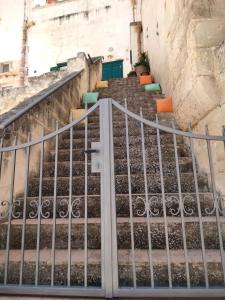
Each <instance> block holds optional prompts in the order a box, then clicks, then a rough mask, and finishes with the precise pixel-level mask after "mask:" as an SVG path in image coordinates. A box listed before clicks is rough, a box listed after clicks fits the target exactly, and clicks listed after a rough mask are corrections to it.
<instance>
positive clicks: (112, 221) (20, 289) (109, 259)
mask: <svg viewBox="0 0 225 300" xmlns="http://www.w3.org/2000/svg"><path fill="white" fill-rule="evenodd" d="M98 108H99V110H100V142H101V150H100V151H101V159H102V161H101V162H100V164H99V172H100V173H101V241H102V244H101V264H102V282H101V284H102V286H101V288H89V287H87V286H84V287H82V288H81V287H72V286H70V285H68V286H67V287H55V286H54V284H52V285H51V286H49V287H46V286H40V285H38V282H37V273H36V275H35V285H33V286H26V285H23V283H22V281H21V280H20V283H19V284H18V285H8V284H7V272H8V265H9V252H10V245H9V243H10V226H11V221H12V219H13V218H14V217H15V216H14V215H13V207H14V205H15V203H13V188H14V175H15V164H16V153H17V151H18V150H21V149H24V150H25V152H26V166H25V170H26V175H25V178H26V182H25V194H24V201H26V200H27V181H28V172H27V170H28V169H29V156H30V148H31V147H32V146H34V145H41V149H42V150H41V153H40V161H41V165H42V164H43V152H44V143H45V142H46V141H48V140H50V139H52V138H55V141H56V146H55V147H56V148H55V151H56V155H55V171H56V175H55V176H57V163H58V161H57V160H58V155H57V154H58V143H59V135H60V134H62V133H63V132H65V131H67V130H69V131H70V139H71V140H73V139H72V137H73V128H74V127H75V126H76V125H77V124H79V123H80V122H81V121H83V120H85V119H87V117H89V116H90V115H91V114H92V113H93V112H94V111H96V110H97V109H98ZM113 108H116V109H118V110H119V111H120V112H121V113H122V114H123V115H124V117H125V126H126V147H127V160H128V162H127V164H128V180H130V176H131V175H130V172H129V165H130V162H129V129H128V128H129V126H128V117H130V118H132V119H134V120H136V121H137V122H139V123H140V128H141V131H140V134H141V140H142V150H143V160H144V175H145V181H146V163H145V159H144V157H145V141H144V127H143V126H144V125H145V126H149V127H151V128H154V129H155V130H156V132H157V146H158V151H159V164H160V178H161V187H162V196H163V197H164V185H163V172H162V157H161V155H160V153H161V145H160V131H164V132H167V133H170V134H172V136H173V141H174V151H175V159H176V172H177V178H178V185H179V196H180V198H181V189H180V171H179V162H178V156H177V149H176V146H177V140H176V138H177V136H183V137H186V138H188V139H189V140H190V144H191V153H192V162H193V172H194V181H195V188H196V197H197V201H198V212H199V223H200V231H201V238H202V239H204V233H203V229H202V220H201V212H200V210H201V209H200V206H199V205H200V202H199V193H198V182H197V166H196V161H195V155H194V147H193V139H198V140H204V141H206V143H207V150H208V158H209V166H210V177H211V182H212V189H213V196H214V211H215V214H216V216H215V219H216V222H217V226H218V227H217V228H218V232H219V244H220V252H221V263H222V267H223V274H224V283H225V254H224V248H223V238H222V234H221V222H220V217H221V216H224V213H225V212H224V210H223V209H221V207H220V205H219V202H218V196H217V191H216V184H215V175H214V166H213V159H212V149H211V141H219V142H223V141H225V137H224V136H210V135H209V134H208V132H207V133H206V135H200V134H194V133H192V132H183V131H180V130H177V129H175V128H170V127H166V126H163V125H160V124H159V123H158V120H156V122H151V121H148V120H146V119H144V118H143V116H142V114H140V116H139V115H137V114H134V113H132V112H130V111H129V110H128V109H127V107H126V106H125V107H123V106H121V105H120V104H118V103H117V102H116V101H114V100H112V99H102V100H100V101H99V102H98V103H97V104H96V105H94V106H93V107H92V108H91V109H89V110H88V111H87V112H86V114H85V115H84V116H82V117H81V118H80V119H79V120H77V121H74V122H71V123H70V124H69V125H67V126H65V127H63V128H60V129H58V128H57V129H56V131H55V132H53V133H51V134H48V135H46V136H43V137H41V138H40V139H39V140H35V141H30V140H29V141H28V142H27V143H26V144H23V145H16V144H15V145H14V146H10V147H3V148H0V159H1V162H2V157H3V154H4V153H7V152H10V153H12V157H13V159H12V165H11V170H12V176H11V179H10V181H11V183H10V198H9V201H8V202H7V201H4V203H3V202H1V206H8V208H9V211H8V213H7V215H5V216H3V215H0V217H1V218H3V217H4V218H5V217H7V222H8V225H7V226H8V230H7V232H8V235H7V243H6V249H5V251H6V256H5V271H4V272H5V273H4V284H3V285H0V295H1V294H11V295H13V294H16V295H20V294H21V295H38V296H40V295H43V296H50V295H51V296H71V297H74V296H82V297H106V298H112V297H150V296H155V297H157V296H159V297H170V296H171V297H216V296H218V297H219V296H224V294H225V287H224V288H223V287H222V288H210V287H209V284H208V281H207V268H206V260H205V248H204V241H203V240H202V255H203V262H204V266H205V277H206V286H205V288H191V286H190V281H189V278H187V281H188V284H187V285H188V287H187V288H173V286H172V283H171V274H170V276H169V281H170V282H169V287H168V288H154V286H152V287H146V288H138V287H136V284H135V282H134V286H133V287H130V288H120V287H119V283H118V257H117V250H118V249H117V227H116V203H115V178H114V153H113V114H112V110H113ZM85 124H87V123H85ZM85 148H86V150H87V125H85ZM72 150H73V146H72V144H71V143H70V200H71V197H72V180H71V177H72V162H73V161H72V160H73V158H72V152H71V151H72ZM85 163H86V165H87V160H85ZM85 172H87V167H86V168H85ZM56 179H57V178H55V181H54V195H53V196H54V201H56V197H57V195H56V190H57V180H56ZM41 182H42V171H41V172H40V185H41ZM129 185H130V181H129ZM145 185H146V182H145ZM40 189H41V187H40ZM85 193H87V191H86V192H85ZM145 193H146V194H147V193H148V191H147V190H146V189H145ZM86 196H87V195H86V194H85V197H86ZM146 196H147V195H146ZM129 197H131V191H130V189H129ZM180 200H181V199H180ZM39 205H40V203H39ZM164 205H165V203H164ZM180 205H181V210H180V211H181V221H182V225H184V215H183V206H182V200H181V201H180ZM71 206H72V203H71V201H70V203H69V204H68V213H69V218H70V221H71V218H72V217H73V216H72V207H71ZM24 207H26V205H24ZM24 209H26V208H24ZM40 209H41V207H39V216H40ZM164 210H165V206H164ZM25 215H26V211H23V232H22V236H23V242H22V248H21V253H22V257H24V251H25V249H24V230H25V225H26V220H25V219H26V217H25ZM54 218H56V215H54ZM85 218H87V215H86V217H85ZM149 218H150V215H149V212H147V219H149ZM164 218H165V224H166V216H165V215H164ZM54 221H55V219H54ZM131 222H132V220H131ZM53 224H54V223H53ZM0 226H1V225H0ZM53 230H54V229H53ZM165 230H166V231H167V228H165ZM86 233H87V232H86ZM53 234H54V231H53ZM166 234H168V232H166ZM54 250H55V249H53V255H54ZM86 250H87V249H86ZM37 251H38V250H37ZM68 251H70V249H68ZM149 251H151V249H149ZM184 251H185V257H186V256H187V248H186V245H185V243H184ZM169 252H170V249H169V248H168V245H167V254H168V258H169ZM133 263H134V261H133ZM168 265H169V261H168ZM186 268H187V270H188V261H186ZM22 269H23V262H22V264H21V269H20V278H21V276H22V275H21V272H22ZM52 270H53V271H54V260H53V265H52ZM151 272H153V269H152V267H151Z"/></svg>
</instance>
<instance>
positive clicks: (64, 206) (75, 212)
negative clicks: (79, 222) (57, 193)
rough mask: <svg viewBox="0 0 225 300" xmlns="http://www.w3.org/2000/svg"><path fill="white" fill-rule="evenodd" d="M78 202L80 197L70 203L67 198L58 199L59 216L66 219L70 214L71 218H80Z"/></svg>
mask: <svg viewBox="0 0 225 300" xmlns="http://www.w3.org/2000/svg"><path fill="white" fill-rule="evenodd" d="M80 203H81V199H80V198H77V199H74V200H73V201H72V202H71V204H70V203H69V200H68V199H61V200H60V201H59V207H60V209H59V212H58V214H59V217H60V218H62V219H66V218H68V217H69V214H71V215H72V217H73V218H80V216H81V213H80Z"/></svg>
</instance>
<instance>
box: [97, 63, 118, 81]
mask: <svg viewBox="0 0 225 300" xmlns="http://www.w3.org/2000/svg"><path fill="white" fill-rule="evenodd" d="M114 78H123V60H116V61H110V62H106V63H103V64H102V80H108V79H114Z"/></svg>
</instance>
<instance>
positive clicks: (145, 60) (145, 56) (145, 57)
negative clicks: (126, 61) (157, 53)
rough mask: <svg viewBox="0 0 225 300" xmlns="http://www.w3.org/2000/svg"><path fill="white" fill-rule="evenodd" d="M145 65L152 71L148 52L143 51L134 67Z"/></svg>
mask: <svg viewBox="0 0 225 300" xmlns="http://www.w3.org/2000/svg"><path fill="white" fill-rule="evenodd" d="M138 66H145V67H146V69H147V71H148V72H149V71H150V65H149V59H148V54H147V53H146V52H143V53H141V56H140V58H139V61H138V62H137V63H136V64H135V65H134V67H138Z"/></svg>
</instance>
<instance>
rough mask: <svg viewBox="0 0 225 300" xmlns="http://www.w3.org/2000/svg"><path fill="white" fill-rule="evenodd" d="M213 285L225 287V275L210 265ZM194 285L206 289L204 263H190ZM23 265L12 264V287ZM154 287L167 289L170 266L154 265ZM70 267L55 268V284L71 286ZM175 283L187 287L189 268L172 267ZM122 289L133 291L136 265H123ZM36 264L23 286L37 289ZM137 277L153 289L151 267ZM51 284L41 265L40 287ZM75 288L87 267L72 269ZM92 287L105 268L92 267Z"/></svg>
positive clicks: (141, 266)
mask: <svg viewBox="0 0 225 300" xmlns="http://www.w3.org/2000/svg"><path fill="white" fill-rule="evenodd" d="M207 266H208V271H209V284H210V286H211V287H222V286H223V274H222V271H221V268H222V267H221V264H218V263H213V262H211V263H208V264H207ZM189 269H190V282H191V286H192V287H203V288H204V287H205V279H204V268H203V264H202V263H189ZM19 270H20V264H19V263H10V265H9V276H8V282H9V283H11V284H18V282H19ZM153 270H154V273H153V275H154V284H155V287H167V288H168V286H169V283H168V266H167V265H166V264H154V268H153ZM3 271H4V266H0V283H1V282H3ZM67 272H68V266H67V264H61V265H56V266H55V278H54V284H55V285H56V286H66V285H67ZM171 272H172V281H173V286H174V287H187V282H186V280H187V279H186V269H185V264H172V265H171ZM118 274H119V286H121V287H133V278H132V265H131V264H120V265H119V270H118ZM34 276H35V263H25V265H24V276H23V283H24V284H29V285H34V282H35V277H34ZM136 277H137V286H138V287H150V286H151V277H150V267H149V264H148V263H146V264H136ZM50 283H51V266H50V265H47V264H45V263H40V272H39V284H40V285H50ZM71 285H72V286H78V287H79V286H83V285H84V265H81V264H79V265H75V264H74V265H72V266H71ZM88 286H101V265H100V264H89V265H88Z"/></svg>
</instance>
